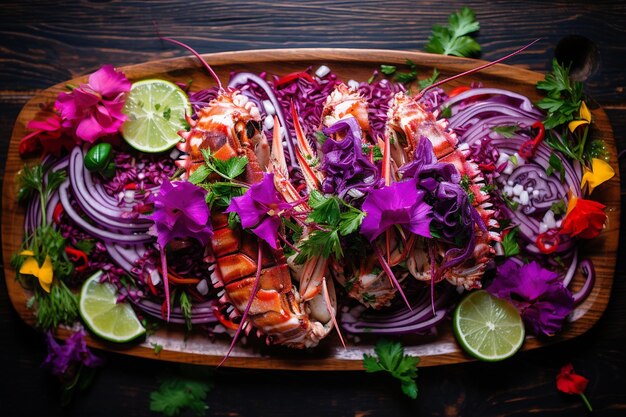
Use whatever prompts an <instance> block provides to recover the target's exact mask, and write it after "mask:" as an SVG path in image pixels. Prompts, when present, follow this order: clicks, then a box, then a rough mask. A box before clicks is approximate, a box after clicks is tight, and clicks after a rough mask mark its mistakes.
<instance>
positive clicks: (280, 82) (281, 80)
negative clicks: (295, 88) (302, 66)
mask: <svg viewBox="0 0 626 417" xmlns="http://www.w3.org/2000/svg"><path fill="white" fill-rule="evenodd" d="M299 78H302V79H305V80H307V81H308V82H310V83H313V84H315V80H314V79H313V77H311V76H310V75H309V74H308V73H306V72H304V71H301V72H292V73H291V74H287V75H285V76H283V77H280V78H279V79H278V80H276V83H275V84H274V87H279V86H281V85H283V84H287V83H290V82H292V81H294V80H297V79H299Z"/></svg>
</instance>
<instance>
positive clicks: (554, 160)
mask: <svg viewBox="0 0 626 417" xmlns="http://www.w3.org/2000/svg"><path fill="white" fill-rule="evenodd" d="M548 162H549V164H550V165H549V166H548V167H547V168H546V175H548V176H550V175H552V174H553V173H555V172H558V173H559V177H560V179H561V182H564V181H565V167H563V162H562V161H561V158H559V157H558V156H557V155H555V154H551V155H550V160H549V161H548Z"/></svg>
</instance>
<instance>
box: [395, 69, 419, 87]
mask: <svg viewBox="0 0 626 417" xmlns="http://www.w3.org/2000/svg"><path fill="white" fill-rule="evenodd" d="M415 80H417V71H411V72H399V73H397V74H396V81H398V82H399V83H402V84H409V83H411V82H413V81H415Z"/></svg>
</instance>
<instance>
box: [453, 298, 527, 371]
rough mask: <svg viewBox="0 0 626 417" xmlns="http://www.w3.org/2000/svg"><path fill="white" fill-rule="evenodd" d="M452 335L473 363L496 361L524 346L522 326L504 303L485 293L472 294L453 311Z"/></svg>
mask: <svg viewBox="0 0 626 417" xmlns="http://www.w3.org/2000/svg"><path fill="white" fill-rule="evenodd" d="M453 327H454V334H455V336H456V339H457V340H458V342H459V343H460V344H461V346H462V347H463V349H465V351H466V352H467V353H469V354H470V355H472V356H474V357H475V358H477V359H481V360H484V361H490V362H495V361H500V360H502V359H506V358H508V357H510V356H513V355H514V354H515V352H517V351H518V350H519V348H520V347H521V346H522V343H524V333H525V332H524V323H523V322H522V318H521V317H520V314H519V312H518V311H517V309H516V308H515V307H514V306H513V305H512V304H511V303H509V302H508V301H506V300H502V299H499V298H496V297H494V296H492V295H491V294H489V293H488V292H487V291H474V292H471V293H470V294H469V295H468V296H467V297H465V298H464V299H463V300H462V301H461V302H460V303H459V305H458V306H457V307H456V310H455V311H454V325H453Z"/></svg>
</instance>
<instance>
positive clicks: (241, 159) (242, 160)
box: [214, 156, 248, 180]
mask: <svg viewBox="0 0 626 417" xmlns="http://www.w3.org/2000/svg"><path fill="white" fill-rule="evenodd" d="M214 162H215V167H216V168H217V169H218V170H219V172H221V173H222V174H224V175H225V176H226V177H228V178H230V179H231V180H233V179H235V178H237V177H238V176H239V175H241V174H243V171H244V170H245V169H246V165H248V158H247V157H245V156H234V157H232V158H230V159H227V160H226V161H222V160H221V159H215V160H214Z"/></svg>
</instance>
